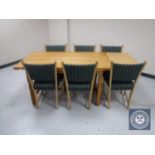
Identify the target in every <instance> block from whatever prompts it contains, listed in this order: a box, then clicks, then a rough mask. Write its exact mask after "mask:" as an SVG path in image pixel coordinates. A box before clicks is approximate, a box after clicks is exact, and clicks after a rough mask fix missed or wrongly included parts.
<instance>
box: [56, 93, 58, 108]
mask: <svg viewBox="0 0 155 155" xmlns="http://www.w3.org/2000/svg"><path fill="white" fill-rule="evenodd" d="M55 107H56V108H58V90H56V91H55Z"/></svg>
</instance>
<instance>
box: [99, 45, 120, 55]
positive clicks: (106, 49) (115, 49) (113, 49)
mask: <svg viewBox="0 0 155 155" xmlns="http://www.w3.org/2000/svg"><path fill="white" fill-rule="evenodd" d="M122 48H123V46H104V45H101V52H118V53H119V52H122Z"/></svg>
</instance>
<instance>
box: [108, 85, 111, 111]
mask: <svg viewBox="0 0 155 155" xmlns="http://www.w3.org/2000/svg"><path fill="white" fill-rule="evenodd" d="M110 102H111V88H110V87H108V109H110Z"/></svg>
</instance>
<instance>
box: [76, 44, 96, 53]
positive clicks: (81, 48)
mask: <svg viewBox="0 0 155 155" xmlns="http://www.w3.org/2000/svg"><path fill="white" fill-rule="evenodd" d="M75 51H76V52H93V51H95V46H90V45H75Z"/></svg>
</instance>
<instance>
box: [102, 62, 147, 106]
mask: <svg viewBox="0 0 155 155" xmlns="http://www.w3.org/2000/svg"><path fill="white" fill-rule="evenodd" d="M145 64H146V62H144V63H141V64H116V63H113V62H112V63H111V70H110V71H105V72H104V73H103V77H104V82H105V83H106V85H107V86H108V92H107V94H108V96H106V98H107V100H108V108H110V101H111V90H121V94H122V96H124V95H125V97H126V100H127V108H130V104H131V97H132V95H133V91H134V89H135V85H136V82H137V80H138V77H139V76H140V75H141V71H142V69H143V68H144V66H145ZM127 90H129V91H130V94H129V97H128V96H127V93H126V91H127Z"/></svg>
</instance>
